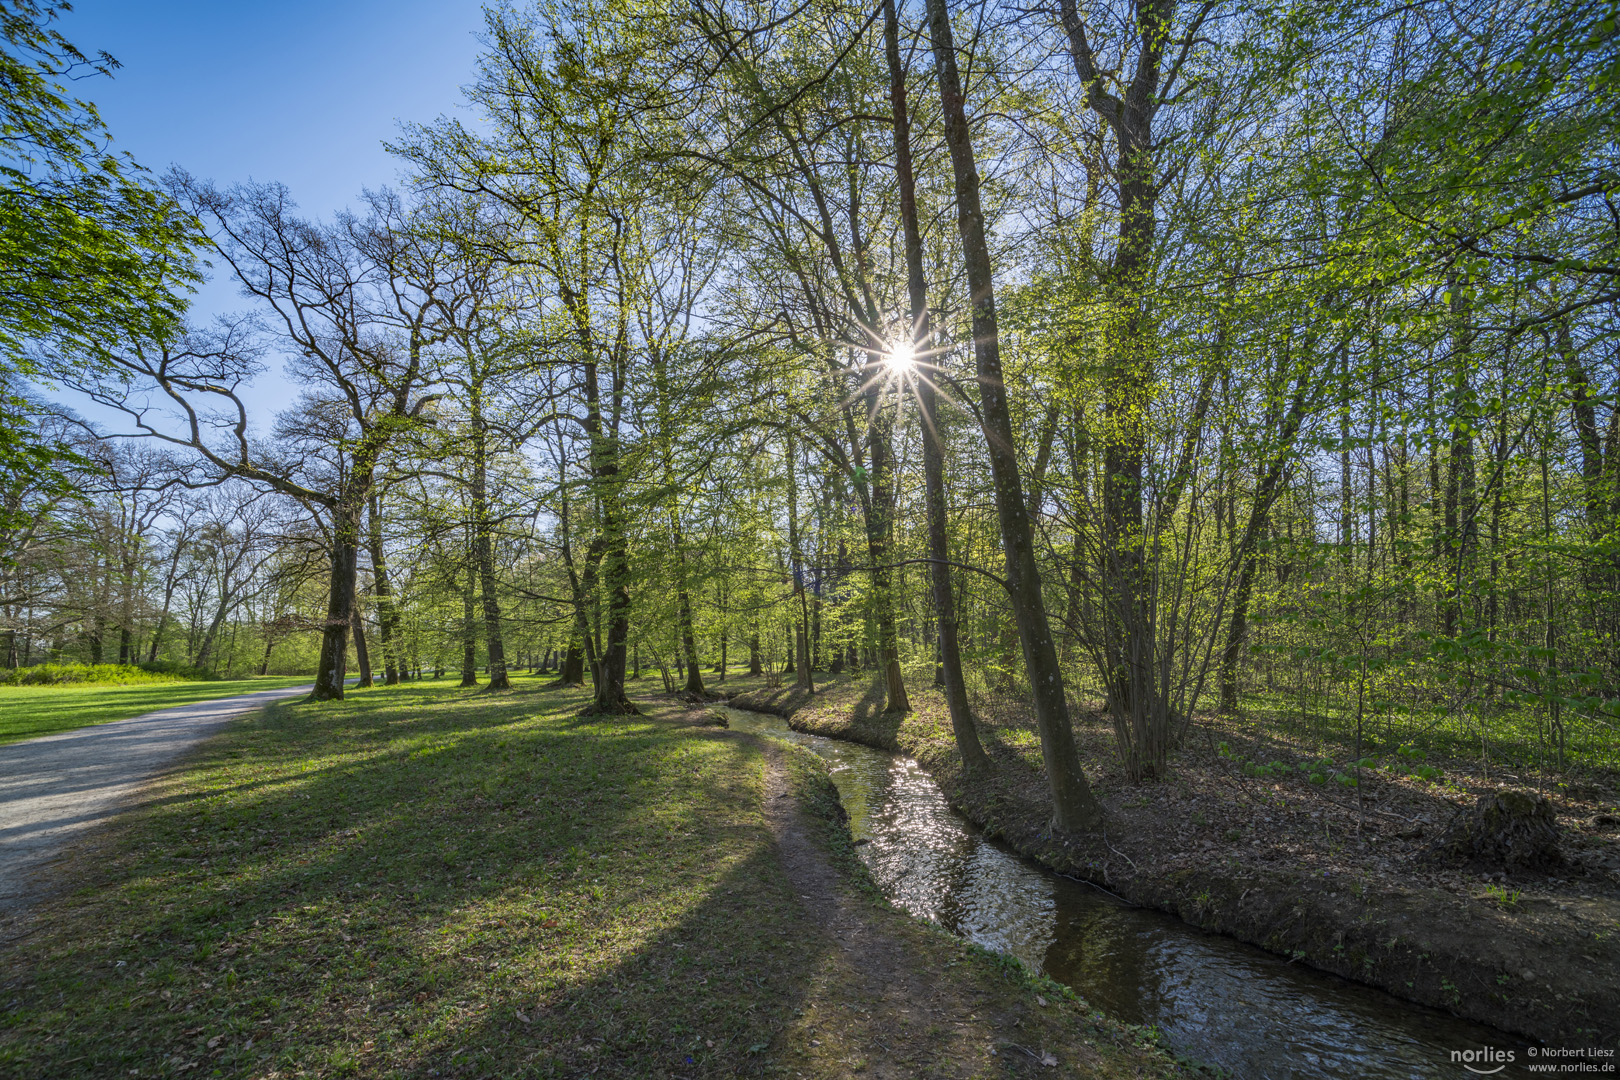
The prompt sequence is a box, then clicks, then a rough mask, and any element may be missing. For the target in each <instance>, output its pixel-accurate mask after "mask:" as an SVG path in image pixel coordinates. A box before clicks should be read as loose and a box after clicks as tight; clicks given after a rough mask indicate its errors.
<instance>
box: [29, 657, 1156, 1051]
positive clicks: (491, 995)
mask: <svg viewBox="0 0 1620 1080" xmlns="http://www.w3.org/2000/svg"><path fill="white" fill-rule="evenodd" d="M585 700H586V696H585V694H584V693H583V692H580V691H574V690H570V691H550V692H544V691H539V690H537V689H522V690H517V691H513V692H507V693H501V694H488V693H479V692H477V691H465V690H458V689H456V688H455V687H453V686H452V685H451V684H449V683H448V682H443V683H430V684H406V685H404V686H399V687H391V688H378V689H373V690H367V691H359V692H355V693H351V694H350V695H349V697H348V699H347V700H345V701H344V702H342V703H326V704H319V705H317V704H310V703H305V702H288V703H284V704H278V705H275V706H272V707H271V708H270V709H269V710H267V711H266V713H265V714H264V716H263V717H262V718H258V719H254V720H248V721H243V722H239V723H237V724H235V725H232V726H231V727H230V728H229V729H227V731H226V732H225V733H224V734H223V735H222V736H221V737H219V738H217V739H215V740H213V741H212V742H210V743H208V744H205V746H204V748H203V749H202V750H201V752H200V753H199V755H198V756H197V757H196V758H194V759H193V761H192V763H191V764H190V766H189V768H188V769H186V770H182V771H180V772H178V773H177V774H176V775H175V776H174V777H172V778H171V779H168V780H165V781H163V784H162V787H160V788H159V789H158V790H157V791H156V792H155V793H154V795H155V797H154V799H153V800H152V801H151V803H150V804H149V807H150V808H149V809H147V810H145V811H142V812H141V813H140V814H138V815H134V816H132V817H131V818H129V819H126V820H125V822H124V823H123V824H122V825H121V826H120V827H119V828H117V829H116V830H114V831H112V832H111V833H109V834H104V835H103V836H102V837H101V838H100V840H99V842H98V846H97V847H96V848H94V849H91V850H86V851H81V852H80V854H79V856H78V857H77V859H76V860H74V861H73V862H72V863H71V864H69V866H68V867H67V868H66V869H65V870H64V871H63V872H64V874H66V875H67V878H68V885H69V887H70V889H71V890H73V891H72V892H71V893H70V895H67V896H65V897H63V898H61V899H59V900H57V901H54V902H51V903H50V904H48V905H46V906H45V907H44V908H43V909H42V910H40V911H38V912H37V913H36V914H37V916H38V918H37V919H36V921H35V924H34V925H35V930H34V932H33V933H32V934H30V935H29V936H27V937H26V938H24V939H23V940H22V941H21V943H20V944H17V945H15V946H11V947H9V948H6V949H5V951H4V955H3V959H0V972H3V974H0V1074H3V1075H5V1076H8V1077H13V1076H14V1077H18V1078H25V1077H26V1078H33V1077H39V1078H45V1077H50V1078H53V1080H54V1078H63V1077H109V1076H119V1077H125V1076H139V1077H156V1076H175V1075H179V1076H188V1077H189V1076H232V1077H262V1078H266V1080H268V1078H271V1077H293V1076H308V1077H340V1076H366V1077H372V1076H377V1077H393V1076H413V1077H415V1076H421V1077H428V1076H442V1077H462V1078H472V1077H502V1078H505V1077H530V1076H533V1077H564V1076H567V1077H573V1076H584V1075H595V1076H598V1077H625V1078H629V1077H663V1076H679V1077H696V1076H734V1075H748V1076H763V1075H792V1072H790V1071H789V1070H787V1069H786V1068H785V1066H783V1065H780V1064H777V1062H781V1061H788V1060H792V1061H794V1062H795V1068H794V1070H793V1071H798V1072H799V1073H800V1075H806V1076H814V1077H822V1078H826V1080H831V1078H832V1077H836V1076H841V1075H849V1073H848V1067H846V1066H845V1065H843V1064H842V1063H841V1062H833V1061H827V1062H823V1063H822V1066H821V1067H815V1062H816V1061H817V1060H818V1058H817V1055H819V1054H823V1053H824V1050H822V1049H821V1045H822V1044H821V1042H820V1041H819V1039H818V1040H816V1041H812V1040H811V1037H810V1032H813V1031H814V1030H816V1029H814V1028H806V1026H805V1025H806V1024H808V1023H809V1022H810V1021H811V1019H813V1018H817V1017H827V1016H832V1017H833V1018H834V1019H835V1020H836V1017H837V1015H841V1014H845V1013H844V1010H845V1009H846V1008H847V1007H854V1006H853V1005H846V1004H845V1003H841V1002H840V1003H835V1002H831V1001H818V1000H816V994H817V988H818V987H826V986H829V985H836V983H837V980H829V979H828V978H827V976H826V973H827V972H828V971H829V969H830V968H832V967H833V966H835V965H836V962H837V961H836V959H835V958H834V957H832V956H831V955H830V953H831V952H833V951H834V950H833V947H832V945H831V944H830V941H831V939H830V936H829V935H828V934H827V933H826V932H824V931H823V930H822V929H821V927H819V926H818V925H817V924H816V919H815V914H814V913H812V912H807V910H806V908H805V906H804V904H803V902H802V901H801V898H800V897H799V896H798V895H797V894H796V892H795V890H794V889H793V888H792V887H791V885H790V884H789V882H788V880H787V877H786V875H785V873H784V871H783V869H782V866H781V864H780V862H779V860H778V857H777V854H776V849H775V847H774V842H773V838H772V833H771V831H770V828H769V824H768V822H767V820H766V817H765V812H764V810H763V809H762V806H761V796H762V793H763V789H764V778H765V758H764V753H763V751H762V748H761V745H760V744H759V743H756V742H754V741H753V740H751V739H748V738H746V737H742V736H737V735H733V734H730V733H727V732H723V731H720V730H718V729H714V728H708V727H702V726H696V725H695V724H692V723H687V722H683V720H682V717H683V714H681V713H679V712H677V711H676V710H677V708H679V707H678V706H665V707H663V708H661V709H653V710H649V713H650V714H649V715H647V716H641V717H625V718H614V719H598V718H588V719H586V718H580V717H578V716H577V715H575V714H576V713H577V711H578V709H579V708H580V707H581V706H582V705H583V703H584V702H585ZM695 715H698V714H695ZM806 756H808V755H806ZM814 768H820V766H819V764H818V765H815V766H814V767H813V768H810V769H809V770H808V771H807V767H806V766H805V765H804V764H803V763H800V764H799V765H797V766H795V768H794V775H795V777H799V778H798V779H796V780H795V781H794V783H795V791H799V790H800V789H801V788H802V786H803V785H804V784H805V783H810V782H813V781H814V780H815V775H812V774H813V769H814ZM801 773H803V774H805V775H808V776H810V777H811V779H810V780H809V781H807V780H805V779H803V777H801V776H800V774H801ZM819 779H820V783H821V786H822V789H823V790H821V791H820V792H819V796H818V795H817V793H815V792H811V793H810V794H808V795H803V796H802V797H803V798H804V799H805V803H806V805H812V804H814V803H815V801H816V798H817V797H819V798H820V799H821V800H822V801H824V802H825V801H828V800H829V798H833V799H835V797H830V796H829V795H828V792H830V791H831V785H830V782H828V781H827V780H826V777H825V772H824V770H823V771H822V772H821V773H820V774H819ZM832 814H833V815H836V810H833V811H832ZM820 819H821V820H827V821H828V824H827V826H826V828H827V829H828V830H829V835H831V831H832V830H834V829H835V828H836V829H840V830H841V829H842V825H841V824H837V819H836V817H829V815H828V813H827V812H825V808H823V812H822V814H821V818H820ZM842 835H843V836H844V837H845V838H846V840H845V844H846V850H845V851H844V852H843V854H842V855H841V856H835V858H838V859H839V860H840V861H839V863H838V864H839V865H843V866H845V867H846V869H847V867H848V866H849V865H850V864H852V863H855V860H854V859H853V856H852V855H851V854H850V851H851V850H852V849H848V848H847V836H848V834H847V831H845V832H842ZM874 910H875V909H874ZM883 914H884V915H885V917H892V918H899V916H894V915H891V914H890V913H886V912H885V913H883ZM906 921H907V922H911V921H910V920H906ZM911 925H913V926H915V927H916V932H917V933H919V934H921V935H923V936H925V937H927V938H928V939H929V940H931V941H933V942H935V945H934V946H932V947H933V948H934V949H935V951H936V952H938V953H939V956H938V957H926V956H925V957H923V958H922V960H921V961H920V962H924V963H927V964H928V966H929V968H928V969H929V970H930V972H932V971H936V970H937V972H938V979H939V980H940V981H941V983H945V982H948V981H949V980H954V979H966V978H969V977H971V978H973V979H977V980H979V982H976V983H974V989H973V990H972V999H973V1000H975V1001H978V1002H981V1003H983V1004H981V1005H979V1006H977V1007H979V1008H991V1007H995V1005H996V1001H995V998H994V995H995V994H1002V995H1012V996H1013V998H1014V999H1016V1000H1015V1001H1014V1004H1015V1005H1017V1007H1019V1008H1022V1007H1023V1004H1029V1005H1033V1004H1034V1003H1035V993H1036V987H1035V986H1034V984H1033V983H1031V982H1030V981H1029V980H1028V979H1026V978H1025V977H1024V976H1023V975H1022V973H1021V972H1020V971H1018V970H1017V969H1015V968H1010V967H1009V966H1008V965H1007V964H1005V963H1003V962H998V961H995V960H993V959H990V958H988V957H987V956H985V955H984V954H981V953H978V952H977V951H976V950H972V949H970V948H968V947H966V946H963V945H961V944H960V943H957V942H955V941H954V939H946V938H944V937H943V936H942V935H940V934H939V933H937V932H935V931H932V930H928V929H927V928H925V927H922V925H921V924H916V923H912V924H911ZM947 954H948V956H947ZM936 963H937V968H936V967H934V965H935V964H936ZM983 987H988V988H989V989H988V990H986V989H983ZM997 987H999V988H1000V989H999V990H998V989H996V988H997ZM1045 992H1046V993H1048V994H1051V993H1052V992H1053V991H1052V989H1051V988H1050V984H1048V988H1047V989H1046V991H1045ZM1026 998H1027V999H1028V1000H1027V1002H1026V1001H1025V999H1026ZM1019 1003H1023V1004H1019ZM1040 1004H1041V1005H1043V1006H1044V1005H1045V1004H1046V1003H1045V1001H1044V1000H1043V1001H1041V1002H1040ZM1054 1004H1055V1003H1054ZM1028 1011H1029V1012H1030V1013H1032V1014H1038V1015H1037V1016H1036V1017H1035V1019H1034V1020H1033V1021H1032V1022H1033V1023H1044V1022H1046V1017H1047V1015H1048V1014H1055V1013H1056V1010H1055V1009H1051V1010H1048V1009H1044V1008H1043V1009H1036V1008H1030V1009H1029V1010H1028ZM1075 1015H1079V1014H1078V1013H1077V1014H1075ZM1051 1020H1052V1022H1054V1023H1055V1022H1057V1020H1058V1018H1057V1017H1056V1016H1055V1015H1053V1016H1052V1017H1051ZM1064 1023H1066V1024H1067V1023H1068V1021H1066V1020H1065V1021H1064ZM1098 1025H1101V1026H1098ZM1082 1027H1083V1029H1084V1030H1083V1032H1082ZM1021 1030H1023V1031H1026V1032H1030V1034H1029V1035H1028V1036H1027V1037H1028V1038H1029V1039H1031V1040H1033V1039H1034V1038H1036V1036H1037V1033H1036V1032H1035V1031H1032V1029H1031V1028H1030V1027H1025V1028H1023V1029H1021ZM1073 1030H1074V1032H1075V1034H1074V1036H1073V1037H1074V1038H1075V1039H1076V1040H1078V1039H1080V1038H1081V1036H1082V1033H1083V1034H1084V1037H1085V1038H1086V1039H1087V1040H1088V1042H1087V1043H1086V1044H1085V1052H1086V1053H1087V1054H1093V1051H1092V1050H1091V1046H1092V1041H1095V1043H1096V1045H1097V1046H1098V1047H1099V1048H1100V1049H1099V1050H1097V1051H1096V1053H1102V1054H1103V1055H1104V1058H1103V1059H1101V1060H1099V1059H1096V1058H1095V1057H1093V1059H1092V1064H1091V1066H1090V1067H1089V1068H1087V1069H1086V1070H1085V1074H1086V1075H1101V1076H1125V1075H1139V1072H1138V1070H1139V1069H1141V1068H1142V1067H1143V1066H1144V1064H1146V1065H1147V1066H1148V1070H1147V1071H1148V1072H1149V1073H1157V1072H1158V1071H1160V1066H1162V1063H1163V1059H1162V1057H1160V1056H1157V1052H1156V1051H1151V1050H1147V1049H1145V1048H1143V1047H1140V1046H1137V1045H1133V1042H1134V1040H1135V1036H1133V1035H1131V1034H1129V1033H1125V1034H1122V1033H1121V1032H1120V1030H1119V1029H1117V1028H1114V1027H1110V1026H1108V1025H1107V1023H1106V1022H1105V1021H1101V1020H1095V1019H1093V1020H1092V1021H1091V1022H1089V1023H1084V1022H1083V1023H1082V1024H1077V1025H1074V1028H1073ZM944 1037H946V1033H943V1032H942V1034H941V1038H944ZM1014 1058H1017V1059H1019V1060H1020V1061H1023V1060H1024V1059H1023V1055H1020V1054H1016V1053H1013V1054H1003V1055H1001V1057H1000V1058H987V1060H999V1061H1006V1062H1007V1063H1008V1065H1007V1068H1013V1067H1014V1066H1018V1069H1017V1074H1018V1075H1022V1074H1023V1073H1024V1072H1027V1071H1029V1069H1030V1068H1033V1069H1035V1070H1036V1071H1037V1072H1039V1073H1040V1074H1041V1075H1044V1076H1056V1075H1075V1074H1074V1073H1071V1072H1070V1071H1069V1070H1068V1069H1067V1068H1065V1069H1041V1068H1040V1067H1039V1066H1038V1065H1036V1064H1034V1063H1032V1062H1025V1064H1024V1065H1019V1062H1018V1061H1014V1060H1013V1059H1014ZM1116 1062H1117V1065H1116V1064H1115V1063H1116ZM997 1074H1000V1069H999V1068H998V1069H997Z"/></svg>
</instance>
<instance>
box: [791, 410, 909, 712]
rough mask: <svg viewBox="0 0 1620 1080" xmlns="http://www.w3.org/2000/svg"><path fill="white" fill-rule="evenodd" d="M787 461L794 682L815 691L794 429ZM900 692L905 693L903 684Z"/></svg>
mask: <svg viewBox="0 0 1620 1080" xmlns="http://www.w3.org/2000/svg"><path fill="white" fill-rule="evenodd" d="M784 462H785V464H786V465H787V508H788V573H789V574H791V575H792V576H793V599H794V600H795V601H797V602H798V608H799V611H798V615H799V618H798V620H797V621H796V622H794V625H793V642H792V645H791V648H792V650H793V653H792V654H793V658H794V664H795V667H794V685H795V686H796V687H798V689H800V690H803V691H805V692H806V693H811V694H813V693H815V690H816V686H815V681H814V679H813V678H812V677H811V673H810V633H809V631H810V608H809V606H808V605H807V604H806V603H805V597H804V592H805V589H804V560H803V559H802V558H801V557H800V555H799V469H798V464H799V463H798V451H797V448H796V446H795V440H794V438H793V429H792V428H789V429H788V431H787V452H786V454H785V455H784ZM900 692H901V693H902V694H904V693H905V688H904V686H902V687H901V691H900Z"/></svg>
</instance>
